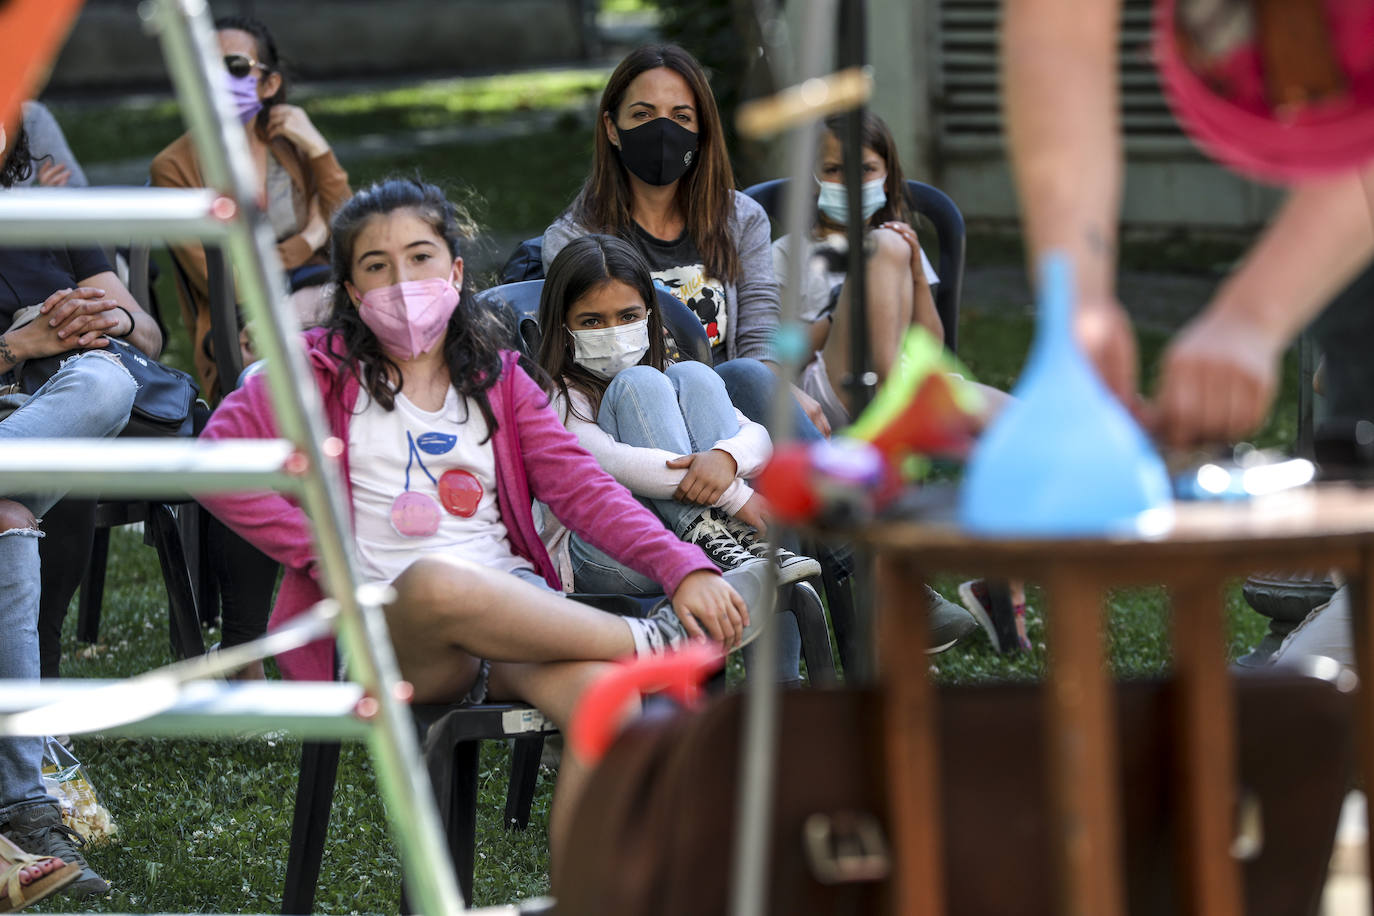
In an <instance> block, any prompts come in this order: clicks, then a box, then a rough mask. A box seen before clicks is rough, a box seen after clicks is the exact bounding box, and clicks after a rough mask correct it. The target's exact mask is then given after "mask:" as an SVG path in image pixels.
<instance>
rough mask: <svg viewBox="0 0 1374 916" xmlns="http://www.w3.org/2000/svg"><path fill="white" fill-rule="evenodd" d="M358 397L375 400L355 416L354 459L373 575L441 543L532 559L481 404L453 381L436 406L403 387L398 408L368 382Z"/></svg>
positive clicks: (473, 555) (468, 551)
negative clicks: (520, 544) (512, 529)
mask: <svg viewBox="0 0 1374 916" xmlns="http://www.w3.org/2000/svg"><path fill="white" fill-rule="evenodd" d="M359 403H360V404H362V403H366V405H367V406H366V407H365V408H364V409H363V410H362V412H361V413H359V414H357V415H356V416H354V418H353V421H352V423H351V424H350V425H349V429H348V464H349V481H350V483H351V484H352V487H353V512H354V522H355V528H356V540H357V545H358V546H357V550H358V562H359V566H360V571H361V573H362V575H363V577H364V578H365V579H367V580H368V581H369V582H390V581H391V580H393V579H395V578H396V577H397V576H398V575H400V574H401V573H402V572H404V571H405V569H406V567H408V566H409V565H410V564H411V563H413V562H414V561H415V560H417V559H419V558H420V557H422V556H425V555H427V554H436V553H437V554H443V555H447V556H452V557H458V558H461V559H464V560H468V561H470V562H472V563H476V564H477V565H479V566H486V567H489V568H492V569H499V570H502V571H505V572H510V571H512V570H515V569H521V568H524V569H530V568H531V567H530V564H529V561H527V560H525V559H524V558H523V557H519V556H517V555H516V554H515V553H514V552H513V551H512V550H511V546H510V538H509V536H508V534H507V532H506V526H505V523H504V522H502V521H501V513H500V511H499V509H498V507H497V502H496V457H495V453H494V452H493V451H492V444H491V441H490V440H488V439H487V424H486V420H485V419H483V417H482V411H481V410H480V409H479V408H478V407H477V405H476V404H474V403H472V402H468V401H466V399H460V398H459V396H458V392H457V391H455V390H454V389H453V388H451V387H450V388H449V390H448V395H447V396H446V397H445V399H444V406H443V407H442V408H440V409H439V410H438V411H435V412H433V413H431V412H429V411H426V410H421V409H420V408H419V407H416V406H415V405H414V404H412V403H411V402H410V400H409V399H407V398H406V397H405V395H402V394H397V395H396V406H395V409H393V410H383V409H382V408H381V407H380V406H378V405H377V403H376V402H375V401H370V400H369V399H368V396H367V393H366V392H363V393H361V394H360V395H359ZM464 418H466V419H465V420H464ZM483 440H487V441H483Z"/></svg>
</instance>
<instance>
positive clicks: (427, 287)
mask: <svg viewBox="0 0 1374 916" xmlns="http://www.w3.org/2000/svg"><path fill="white" fill-rule="evenodd" d="M457 225H458V224H457V217H456V213H455V210H454V207H453V205H452V204H450V203H449V202H448V201H447V200H446V199H445V198H444V195H443V192H441V191H440V190H439V189H438V188H436V187H434V186H432V185H426V184H422V183H420V182H418V181H413V180H390V181H386V182H383V183H381V184H378V185H374V186H372V187H370V188H367V189H365V190H363V191H361V192H359V193H358V194H357V195H356V196H355V197H354V198H353V199H352V200H351V201H350V202H349V203H347V204H345V205H344V207H343V209H342V210H340V212H339V214H338V216H337V217H336V218H335V221H334V226H333V232H334V252H333V254H334V257H333V262H334V278H335V280H336V282H337V292H336V294H335V297H334V303H333V310H332V312H331V315H330V318H329V320H328V322H327V323H326V325H325V326H324V327H320V328H315V329H313V330H311V331H308V332H307V333H306V335H305V345H306V346H307V348H308V356H309V363H310V366H311V368H312V369H313V373H314V377H315V382H316V384H317V385H318V386H319V388H320V392H321V395H322V397H323V401H324V411H325V415H326V419H327V422H328V425H329V427H330V430H331V432H332V434H333V435H334V436H336V437H337V438H338V440H339V441H340V442H342V443H345V446H344V448H343V450H342V452H341V454H340V462H341V470H342V475H343V479H344V481H345V482H346V485H347V487H348V492H349V496H350V499H351V507H352V516H353V523H354V530H355V537H356V545H357V560H358V566H359V568H360V570H361V572H362V575H363V576H364V578H366V579H367V580H369V581H373V582H385V583H389V584H390V585H391V586H392V588H393V589H394V591H395V598H394V600H393V601H392V602H391V603H390V604H389V605H387V607H386V615H387V623H388V624H389V626H390V630H391V639H392V643H393V645H394V647H395V650H396V657H397V661H398V663H399V665H400V671H401V675H402V676H403V677H404V678H405V679H406V680H408V681H410V682H411V683H412V684H413V685H414V686H415V701H416V702H420V703H441V702H453V701H458V700H462V699H464V698H467V699H470V700H472V701H474V702H476V701H480V700H481V699H483V698H486V697H490V698H492V699H496V700H513V699H520V700H524V701H526V702H528V703H531V704H533V705H534V706H536V707H538V708H539V709H540V710H542V711H543V712H544V713H545V714H546V715H547V716H549V718H550V719H552V720H553V721H554V722H555V723H556V724H557V725H558V726H559V728H566V726H567V724H568V718H569V715H570V714H571V712H572V710H573V708H574V706H575V705H576V703H577V701H578V698H579V697H580V696H581V694H582V691H583V690H584V689H585V687H586V686H587V685H588V684H589V683H590V682H591V681H592V680H593V679H594V678H595V677H596V676H597V675H598V674H599V673H600V672H601V670H602V668H603V663H604V662H606V661H609V660H611V659H616V658H619V657H621V656H625V655H629V654H631V653H634V652H640V653H644V652H651V651H659V650H661V649H662V648H663V647H664V646H665V645H667V644H672V643H676V642H678V641H681V640H682V639H684V638H687V637H688V636H691V637H702V636H705V637H708V638H710V639H712V640H715V641H716V642H719V643H722V644H723V645H724V646H726V647H730V648H733V647H735V646H738V645H741V644H743V643H744V642H747V641H748V640H749V639H750V638H752V636H753V635H754V632H755V630H756V628H754V627H751V626H750V618H749V609H748V606H749V605H751V604H753V603H754V602H755V601H756V600H757V598H758V597H760V596H762V595H763V594H764V592H763V590H762V589H763V579H764V577H763V576H762V575H761V574H760V573H758V572H757V571H756V570H750V571H743V573H742V574H740V573H732V574H731V576H730V579H729V581H726V579H725V578H723V577H722V576H721V574H720V572H719V570H717V569H716V567H715V566H714V565H713V564H712V563H711V562H710V561H709V560H708V559H707V558H706V556H705V555H704V554H703V553H702V552H701V551H700V550H698V549H697V548H695V547H693V546H691V545H689V544H684V543H683V542H682V541H681V540H679V539H678V538H676V537H674V536H673V535H672V534H671V533H670V532H668V531H666V530H665V529H664V527H663V525H662V523H660V522H659V520H658V519H657V518H656V517H655V516H654V515H653V513H651V512H649V511H648V510H646V509H645V508H644V507H643V506H642V505H640V504H639V503H638V502H636V501H635V499H634V498H633V497H632V496H631V495H630V494H629V492H628V491H626V490H625V488H624V487H622V486H621V485H620V484H618V483H616V482H615V480H614V479H612V478H611V477H610V475H608V474H606V473H605V472H604V471H603V470H601V468H600V467H599V466H598V465H597V463H596V461H595V460H594V459H593V458H592V457H591V456H590V455H588V454H587V453H586V451H584V450H583V449H582V448H581V447H580V446H579V445H578V444H577V440H576V438H575V437H574V436H573V435H572V434H571V433H570V432H568V431H567V430H566V429H565V428H564V427H563V424H562V423H561V422H560V421H559V419H558V417H557V416H556V415H555V414H554V412H553V411H552V410H550V408H549V403H548V397H547V395H546V394H545V393H544V391H542V390H541V389H540V387H539V386H538V385H537V384H536V383H535V382H534V381H533V380H532V379H531V378H530V376H529V375H528V374H526V371H525V369H524V368H522V366H521V361H520V357H519V356H518V354H515V353H512V352H510V351H506V350H502V349H500V345H499V343H498V341H499V340H500V339H501V338H500V336H499V335H500V330H499V328H498V326H497V324H496V322H495V320H494V318H492V317H491V316H490V315H489V314H488V313H486V312H485V311H483V310H482V309H480V308H479V307H476V306H474V305H473V304H472V303H471V297H470V296H469V295H468V292H467V291H468V287H467V285H466V284H465V282H464V273H463V259H462V258H461V257H460V256H459V247H458V244H459V243H458V228H457ZM535 371H536V372H537V371H538V370H535ZM203 435H204V436H205V437H208V438H211V439H215V438H259V437H261V438H272V437H274V436H275V435H276V430H275V425H274V422H273V420H272V410H271V405H270V401H269V398H268V394H267V387H266V384H265V379H264V374H263V373H259V374H257V375H253V376H250V377H249V379H248V380H247V381H246V382H245V383H244V385H243V386H242V387H241V388H239V389H238V390H236V391H234V392H232V393H231V394H230V395H229V396H228V397H227V398H225V400H224V402H223V403H222V404H221V405H220V407H219V409H218V410H216V411H215V413H214V414H213V416H212V417H211V420H210V424H209V426H208V427H207V428H206V430H205V432H204V434H203ZM533 499H538V500H539V501H540V502H541V503H542V504H543V505H545V506H548V507H549V508H550V510H551V511H552V512H553V513H554V514H556V515H557V516H558V517H559V518H560V519H561V520H562V521H563V522H564V523H566V524H567V525H568V526H569V527H570V528H571V529H572V530H574V531H576V532H577V534H578V535H579V536H580V537H582V538H585V539H586V541H587V542H588V543H590V544H593V545H594V546H595V547H596V548H597V549H598V550H602V551H605V552H606V553H607V554H608V555H610V556H613V557H615V558H616V559H617V561H618V562H622V563H625V564H626V565H627V566H629V567H631V568H633V569H635V570H636V571H637V572H638V573H640V574H642V575H644V576H646V577H651V578H653V579H654V580H655V582H656V583H657V585H656V590H661V591H662V592H664V593H666V594H667V595H669V596H671V604H670V603H669V602H667V601H665V602H664V603H663V604H661V605H659V606H658V607H657V608H656V609H655V610H654V612H653V613H652V614H651V615H650V616H649V617H647V618H644V619H630V618H623V617H617V616H615V615H612V614H606V613H603V612H601V611H598V610H595V609H593V608H590V607H587V606H585V605H582V604H578V603H576V602H573V601H570V600H568V599H567V598H565V597H564V595H563V586H564V583H563V582H562V581H561V580H560V578H559V576H558V573H557V570H556V569H555V566H554V564H553V562H552V560H551V559H550V557H549V555H548V553H547V551H546V550H545V549H544V545H543V543H542V542H541V541H540V539H539V536H538V533H537V531H536V529H535V523H534V517H533V512H532V500H533ZM204 502H205V504H206V505H207V506H208V507H209V508H210V510H211V511H212V512H214V513H215V514H216V515H217V516H219V517H220V518H221V519H223V520H224V521H225V522H226V523H227V524H228V525H229V526H230V527H231V528H233V529H234V530H236V531H238V532H239V533H240V534H241V535H242V536H243V537H244V538H245V539H247V540H248V541H250V542H251V543H253V544H254V545H256V546H257V547H258V548H260V549H261V550H263V551H264V552H265V553H267V554H269V555H271V556H272V557H274V558H275V559H277V560H278V561H280V562H281V563H282V564H283V565H284V566H285V567H286V574H285V578H284V579H283V581H282V586H281V590H280V593H279V595H278V598H277V605H276V608H275V610H274V612H273V617H272V621H273V623H274V624H280V623H282V622H284V621H285V620H289V619H291V618H292V617H294V616H295V615H297V614H300V613H301V612H303V611H304V610H305V609H306V608H307V607H309V606H310V605H311V604H312V603H313V602H315V601H317V600H319V599H320V597H321V594H320V588H319V585H318V583H317V577H316V572H315V559H314V556H313V548H312V543H311V538H310V523H309V521H308V519H307V518H306V517H305V515H304V513H302V512H301V510H300V509H299V508H298V507H297V506H295V505H294V504H293V503H291V502H289V501H287V500H286V499H285V498H283V497H281V496H280V495H277V494H271V493H262V494H236V495H228V496H216V497H212V498H206V499H205V500H204ZM732 585H733V586H736V587H738V588H739V592H737V591H736V590H735V587H732ZM742 594H743V597H742ZM278 663H279V665H280V667H281V669H282V671H283V673H285V674H286V675H287V676H288V677H292V678H302V679H312V680H321V679H329V678H331V677H333V676H334V673H335V668H334V663H333V652H332V649H331V647H330V646H329V645H328V644H327V643H325V642H320V643H316V644H315V645H314V646H311V647H307V648H306V649H303V650H299V651H296V652H291V653H287V654H285V655H283V656H281V657H279V659H278ZM584 777H585V770H584V768H583V766H582V763H581V761H579V760H578V759H577V758H576V756H575V755H574V754H572V753H571V751H568V750H565V752H564V756H563V766H562V772H561V775H560V778H559V785H558V791H557V792H556V793H555V797H554V810H553V813H552V818H551V822H550V845H551V848H552V852H553V855H554V857H555V862H556V861H557V857H558V856H559V853H560V848H561V842H562V837H563V833H562V831H563V830H564V829H565V828H566V824H567V820H566V818H567V812H568V811H569V810H570V809H571V806H572V805H573V804H574V803H575V797H576V795H577V792H578V791H579V790H580V788H581V786H582V782H583V779H584Z"/></svg>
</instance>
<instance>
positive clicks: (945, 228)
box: [744, 178, 967, 353]
mask: <svg viewBox="0 0 1374 916" xmlns="http://www.w3.org/2000/svg"><path fill="white" fill-rule="evenodd" d="M787 182H788V179H786V178H775V179H773V180H772V181H764V182H760V183H759V184H756V185H752V186H750V187H747V188H745V189H744V193H745V194H747V195H749V196H750V197H752V198H753V199H754V200H756V201H758V203H759V205H760V206H762V207H763V209H764V210H765V211H767V213H768V215H769V216H770V217H771V218H772V219H773V220H774V221H775V222H777V221H780V220H781V219H782V202H783V199H784V195H783V191H784V189H785V188H786V187H787ZM906 198H907V203H908V204H909V205H910V206H911V208H912V209H913V210H915V211H916V212H917V213H919V214H921V215H922V216H924V217H925V218H926V219H928V220H930V222H931V224H932V225H933V226H934V227H935V236H936V239H937V240H938V242H939V248H940V257H939V259H938V261H937V262H936V269H935V272H936V273H938V274H939V275H940V283H939V285H938V286H937V287H936V289H935V290H934V298H935V311H937V312H939V314H940V321H941V322H942V323H943V324H944V326H945V346H947V347H949V349H950V352H953V353H957V352H959V297H960V296H961V295H963V289H964V255H965V251H966V247H967V239H966V234H967V233H966V230H965V228H964V214H963V213H961V212H960V210H959V207H958V205H956V204H955V203H954V201H953V200H952V199H951V198H950V196H949V195H948V194H946V193H945V192H944V191H941V190H940V189H939V188H937V187H933V186H932V185H928V184H925V183H924V182H920V181H908V182H907V183H906Z"/></svg>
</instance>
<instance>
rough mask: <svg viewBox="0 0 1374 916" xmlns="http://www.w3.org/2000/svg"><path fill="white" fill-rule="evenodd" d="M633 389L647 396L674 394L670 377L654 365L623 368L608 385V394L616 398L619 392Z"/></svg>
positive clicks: (636, 392)
mask: <svg viewBox="0 0 1374 916" xmlns="http://www.w3.org/2000/svg"><path fill="white" fill-rule="evenodd" d="M625 391H633V392H634V393H635V394H637V395H640V396H647V397H661V396H665V395H666V396H672V395H673V386H672V384H671V383H670V382H669V381H668V377H667V376H665V375H664V374H663V373H662V372H659V371H658V370H657V369H655V368H654V367H653V366H631V367H629V368H628V369H621V370H620V371H619V372H617V373H616V374H615V378H613V379H611V382H610V384H609V385H607V386H606V396H607V397H610V398H614V397H615V396H616V394H617V393H621V392H625Z"/></svg>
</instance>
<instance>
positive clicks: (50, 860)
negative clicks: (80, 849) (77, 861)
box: [0, 834, 81, 913]
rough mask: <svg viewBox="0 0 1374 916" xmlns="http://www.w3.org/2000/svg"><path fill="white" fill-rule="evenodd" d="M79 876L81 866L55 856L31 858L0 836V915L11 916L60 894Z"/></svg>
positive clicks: (6, 838)
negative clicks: (1, 892)
mask: <svg viewBox="0 0 1374 916" xmlns="http://www.w3.org/2000/svg"><path fill="white" fill-rule="evenodd" d="M80 876H81V866H80V865H68V864H67V863H66V862H64V861H63V860H61V859H59V858H57V857H56V856H34V855H30V854H29V853H27V852H25V851H24V850H22V849H20V848H19V847H18V846H16V845H14V843H13V842H12V841H11V840H10V839H9V838H8V837H6V836H5V835H4V834H0V891H3V892H4V894H5V896H3V897H0V913H12V912H14V911H15V910H18V909H22V908H24V907H26V906H28V905H29V904H30V903H34V902H36V901H38V900H42V899H43V898H44V897H46V896H48V895H49V894H51V893H53V892H54V891H60V890H61V889H62V888H64V887H66V886H67V885H68V884H71V883H72V882H73V881H75V880H76V879H77V878H79V877H80Z"/></svg>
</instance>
